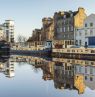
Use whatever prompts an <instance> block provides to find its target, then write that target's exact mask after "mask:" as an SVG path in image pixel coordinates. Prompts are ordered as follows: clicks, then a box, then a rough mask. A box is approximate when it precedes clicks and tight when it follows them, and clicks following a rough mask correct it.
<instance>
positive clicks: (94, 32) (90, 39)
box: [75, 14, 95, 46]
mask: <svg viewBox="0 0 95 97" xmlns="http://www.w3.org/2000/svg"><path fill="white" fill-rule="evenodd" d="M75 42H76V44H77V45H80V46H85V45H95V14H91V15H89V16H88V17H87V18H86V19H85V21H84V26H83V28H79V29H76V30H75Z"/></svg>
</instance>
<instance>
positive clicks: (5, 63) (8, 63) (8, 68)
mask: <svg viewBox="0 0 95 97" xmlns="http://www.w3.org/2000/svg"><path fill="white" fill-rule="evenodd" d="M0 73H3V74H4V75H5V76H6V77H9V78H12V77H14V75H15V73H14V62H13V60H12V59H11V58H10V59H6V58H3V59H0Z"/></svg>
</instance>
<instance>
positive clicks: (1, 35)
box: [0, 25, 4, 41]
mask: <svg viewBox="0 0 95 97" xmlns="http://www.w3.org/2000/svg"><path fill="white" fill-rule="evenodd" d="M2 40H4V31H3V27H2V25H0V41H2Z"/></svg>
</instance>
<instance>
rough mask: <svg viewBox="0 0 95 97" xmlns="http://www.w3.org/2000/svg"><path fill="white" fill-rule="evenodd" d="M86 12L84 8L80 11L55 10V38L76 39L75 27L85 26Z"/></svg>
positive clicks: (79, 9)
mask: <svg viewBox="0 0 95 97" xmlns="http://www.w3.org/2000/svg"><path fill="white" fill-rule="evenodd" d="M85 18H86V13H85V9H84V8H78V11H74V12H73V11H68V12H67V11H63V12H55V14H54V39H55V40H74V38H75V29H76V28H80V27H83V23H84V19H85Z"/></svg>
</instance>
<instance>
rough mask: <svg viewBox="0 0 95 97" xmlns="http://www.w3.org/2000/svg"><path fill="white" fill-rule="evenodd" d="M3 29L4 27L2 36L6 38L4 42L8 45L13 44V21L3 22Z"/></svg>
mask: <svg viewBox="0 0 95 97" xmlns="http://www.w3.org/2000/svg"><path fill="white" fill-rule="evenodd" d="M3 27H4V34H5V37H6V41H7V42H9V43H13V42H14V21H13V20H5V23H4V24H3Z"/></svg>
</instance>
